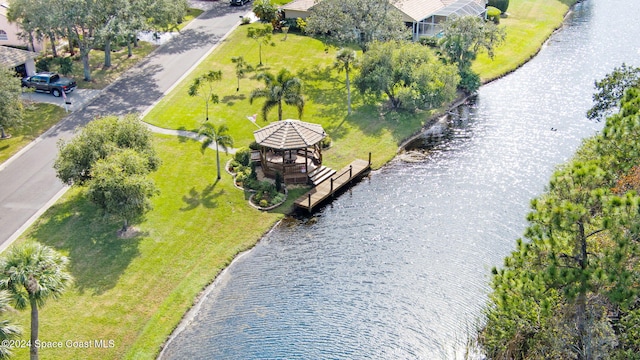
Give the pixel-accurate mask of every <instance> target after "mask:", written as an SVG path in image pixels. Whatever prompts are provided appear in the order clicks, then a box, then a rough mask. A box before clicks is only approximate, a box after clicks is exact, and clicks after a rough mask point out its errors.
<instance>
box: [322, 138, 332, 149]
mask: <svg viewBox="0 0 640 360" xmlns="http://www.w3.org/2000/svg"><path fill="white" fill-rule="evenodd" d="M320 146H321V147H322V148H323V149H327V148H328V147H329V146H331V137H330V136H329V135H327V136H325V138H324V139H322V141H321V142H320Z"/></svg>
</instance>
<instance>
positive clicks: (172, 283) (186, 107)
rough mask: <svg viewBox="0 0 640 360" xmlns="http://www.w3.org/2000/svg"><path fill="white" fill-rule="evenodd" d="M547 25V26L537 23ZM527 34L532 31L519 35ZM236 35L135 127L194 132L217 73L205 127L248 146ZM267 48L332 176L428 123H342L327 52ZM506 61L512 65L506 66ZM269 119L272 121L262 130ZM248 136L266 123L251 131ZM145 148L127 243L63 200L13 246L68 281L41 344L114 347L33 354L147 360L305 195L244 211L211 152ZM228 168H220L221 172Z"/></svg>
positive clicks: (364, 111) (290, 112) (168, 141)
mask: <svg viewBox="0 0 640 360" xmlns="http://www.w3.org/2000/svg"><path fill="white" fill-rule="evenodd" d="M566 3H567V1H559V0H557V1H556V0H554V1H540V0H538V1H533V0H512V1H511V7H510V9H509V12H510V14H511V17H510V18H509V19H504V20H503V24H505V25H507V26H509V24H511V26H514V27H515V26H519V25H518V24H519V22H518V21H523V22H525V21H526V22H528V21H531V19H532V18H533V16H534V15H533V14H534V12H533V10H534V9H536V11H539V13H538V16H541V17H540V18H538V19H537V21H544V23H545V24H546V26H547V27H546V28H545V29H544V31H543V32H544V33H546V34H547V35H548V34H550V33H551V32H552V29H554V28H555V27H557V26H558V25H559V24H560V22H561V20H562V15H563V14H564V13H565V12H566V9H567V4H566ZM534 4H536V5H535V6H534ZM543 8H545V9H547V8H548V9H551V10H550V11H553V13H552V14H551V13H547V12H546V11H547V10H544V11H543V10H542V9H543ZM520 11H523V13H520ZM551 15H553V16H551ZM550 17H551V18H552V19H556V22H547V20H548V19H549V18H550ZM519 19H520V20H519ZM507 20H508V21H507ZM527 26H530V24H529V25H527V24H524V25H523V27H527ZM541 31H542V30H541ZM246 32H247V27H244V26H243V27H239V28H238V29H237V30H236V31H235V32H233V33H232V34H231V35H230V36H229V37H228V38H227V39H226V40H225V41H224V42H223V44H221V45H220V46H219V47H218V48H217V49H216V51H214V52H213V53H212V55H211V56H210V57H208V58H207V59H206V60H205V61H204V62H203V63H202V64H200V65H199V66H198V67H197V69H196V70H195V71H194V72H193V73H192V74H190V75H189V76H187V77H186V79H184V81H182V82H181V83H180V84H178V85H177V86H176V87H175V88H174V90H173V91H172V92H171V93H170V94H168V95H167V96H166V97H165V98H164V99H163V100H162V101H161V102H160V103H159V104H158V105H157V106H155V107H154V109H153V110H152V111H151V112H150V113H149V114H148V115H147V116H146V117H145V119H144V120H145V121H147V122H150V123H152V124H154V125H158V126H161V127H165V128H173V129H186V130H193V131H197V129H198V128H199V126H200V124H201V121H202V119H203V117H204V116H203V115H204V106H203V105H202V101H199V100H198V99H195V98H193V97H190V96H189V94H188V87H189V84H190V83H191V82H192V81H193V79H194V78H195V77H197V76H199V75H201V74H203V73H205V72H206V71H208V70H211V69H220V70H222V72H223V74H224V76H223V79H222V81H221V82H220V83H219V84H217V85H216V86H217V89H218V90H217V94H218V95H219V96H220V103H219V104H216V105H215V106H213V107H212V108H211V109H210V119H211V120H210V121H211V122H213V123H215V124H219V123H221V122H223V121H224V122H225V123H226V124H227V125H228V126H229V134H230V135H231V136H232V137H233V139H234V140H235V144H236V146H237V147H241V146H248V145H249V143H250V142H251V141H252V140H253V136H252V133H253V131H254V130H255V129H256V126H255V125H254V124H253V123H252V122H250V121H249V120H247V116H252V115H253V114H257V113H259V112H260V106H261V104H260V102H256V103H254V104H250V103H249V95H250V91H251V90H252V89H254V88H257V87H259V86H260V83H259V81H258V80H256V79H254V78H253V76H254V75H255V74H254V73H251V74H249V75H248V76H247V77H246V78H245V79H242V80H240V81H241V85H240V91H236V88H237V78H236V77H235V76H234V74H235V64H234V63H232V61H231V58H233V57H237V56H243V57H244V59H245V60H246V61H247V62H249V63H250V64H252V65H256V64H258V51H257V50H258V49H257V47H258V45H257V44H256V43H255V42H254V41H253V40H251V39H249V38H247V37H246ZM507 32H508V33H509V28H507ZM510 34H511V35H508V36H507V43H506V44H505V45H502V47H501V48H499V49H497V51H496V57H495V62H493V63H491V64H492V66H494V67H496V68H497V69H496V70H495V72H496V73H498V74H500V73H505V72H508V71H510V70H512V68H513V66H514V65H513V64H519V63H522V62H524V61H526V59H528V58H529V57H530V55H529V54H525V56H522V57H519V56H520V53H519V52H518V51H517V50H516V49H503V48H505V47H512V46H515V45H513V44H520V43H528V42H529V37H528V36H529V34H527V33H526V32H520V31H519V32H516V31H513V32H511V33H510ZM536 35H537V34H536ZM519 36H521V37H519ZM273 42H274V43H275V46H273V47H271V46H269V47H265V48H264V49H263V54H262V55H263V61H264V62H265V66H263V68H262V69H264V70H270V71H272V72H277V71H279V70H280V69H281V68H283V67H286V68H288V69H289V70H291V71H292V72H293V73H295V74H296V75H297V76H299V77H300V78H301V79H302V80H303V81H304V83H305V90H304V94H305V96H306V103H305V108H304V114H303V116H302V120H304V121H309V122H316V123H320V124H321V125H323V127H324V128H325V129H326V131H327V133H328V134H329V135H330V137H331V138H332V139H333V146H332V147H331V148H330V149H329V150H327V151H325V152H324V162H325V163H326V164H327V165H329V166H332V167H337V168H340V167H342V166H345V165H347V164H348V163H349V162H350V161H352V160H353V159H354V158H358V157H359V158H366V156H367V154H368V152H369V151H371V152H372V154H373V165H374V167H380V166H381V165H383V164H384V163H386V162H387V161H389V160H390V159H391V158H393V156H395V154H396V151H397V148H398V145H399V144H400V143H401V142H402V141H403V140H404V139H406V138H407V137H409V136H410V135H411V134H412V133H414V132H416V131H418V130H419V129H420V127H421V126H423V125H425V124H426V123H427V122H428V121H429V119H430V118H431V117H432V116H433V115H434V114H435V113H436V111H429V112H417V113H412V112H394V111H389V109H387V108H386V107H384V106H381V105H380V103H379V102H378V100H377V99H371V98H369V97H362V96H361V95H360V94H359V93H357V92H355V93H354V94H353V96H352V106H353V114H352V115H350V116H348V115H347V104H346V100H345V99H346V89H345V85H344V75H343V74H339V73H338V72H337V70H335V69H333V67H332V65H333V62H334V60H335V55H336V51H337V49H335V48H331V47H326V46H325V45H324V44H323V43H322V42H320V41H318V40H315V39H311V38H308V37H305V36H301V35H297V34H288V36H287V37H286V40H285V36H284V34H275V35H274V37H273ZM300 54H304V56H300ZM503 57H508V58H509V59H508V60H509V61H506V59H504V58H503ZM513 58H517V59H518V60H517V61H516V62H515V63H513V62H511V60H512V59H513ZM481 62H482V59H480V60H479V61H478V63H481ZM478 66H480V65H478ZM482 69H483V68H482V67H480V72H481V76H482V77H483V78H488V75H487V74H488V73H489V70H491V71H494V69H489V67H486V68H484V69H485V70H482ZM477 71H478V70H477ZM283 111H284V116H283V118H285V119H286V118H297V111H296V109H295V108H294V107H284V109H283ZM275 118H276V114H275V113H272V114H270V116H269V121H274V120H275ZM257 124H258V125H261V126H263V125H266V124H267V122H264V121H262V120H258V121H257ZM154 138H155V146H156V149H157V152H158V154H159V156H160V157H161V158H162V161H163V163H162V166H160V168H159V169H158V171H157V172H156V173H154V174H153V175H152V178H153V179H154V181H155V182H156V185H157V187H158V189H159V190H160V195H159V196H157V197H155V198H153V200H152V202H153V207H154V209H153V210H152V211H150V212H149V213H148V214H147V215H146V218H145V219H144V220H143V221H142V222H140V223H139V224H136V225H135V226H136V228H137V229H138V232H137V234H136V235H135V236H134V237H132V238H127V239H123V238H118V237H117V236H116V235H115V234H116V230H117V229H118V228H119V227H120V222H119V221H118V220H117V219H112V218H107V217H105V216H104V215H102V214H101V213H99V212H98V211H97V208H96V207H95V206H94V205H92V204H91V203H90V202H89V201H88V200H87V198H86V196H85V194H84V193H83V192H82V190H81V189H71V190H70V191H69V192H67V194H65V196H64V197H63V198H62V199H61V200H60V201H59V202H58V203H57V204H56V205H54V206H53V207H52V208H50V209H49V210H48V211H47V212H46V213H45V214H44V215H43V216H42V217H41V218H40V219H38V221H37V222H36V223H35V224H34V226H32V227H31V228H30V229H29V230H28V231H27V232H26V233H25V234H24V235H23V237H22V238H21V239H20V240H19V242H23V241H25V240H36V241H39V242H41V243H43V244H45V245H49V246H51V247H53V248H55V249H57V250H58V251H60V252H62V253H64V254H65V255H66V256H68V257H69V259H70V271H71V273H72V275H73V276H74V278H75V279H76V282H75V285H74V287H73V288H71V289H70V290H69V291H68V292H67V293H66V294H65V295H64V296H63V297H62V298H61V299H60V300H58V301H56V302H55V303H51V304H49V305H48V306H47V307H46V308H44V309H42V312H41V314H40V316H41V320H42V323H41V339H42V340H52V341H53V340H55V341H58V340H60V341H65V340H73V341H75V340H77V341H86V340H94V339H96V340H99V339H104V340H113V341H114V343H113V344H114V346H113V347H107V348H96V347H92V348H72V347H64V348H62V349H43V350H42V351H41V353H42V356H43V358H58V359H67V358H101V359H122V358H127V359H149V358H153V357H154V356H155V355H157V353H158V352H159V351H160V347H161V345H162V344H163V342H164V341H165V340H166V339H167V336H168V335H169V334H170V333H171V332H172V331H173V329H174V328H175V327H176V326H177V325H178V323H179V321H180V319H181V318H182V316H183V314H184V313H185V312H186V311H187V310H188V309H189V308H190V307H191V306H192V305H193V303H194V301H195V299H196V298H197V296H198V293H199V292H200V291H201V290H202V289H203V288H204V287H205V286H206V285H207V284H209V283H211V282H212V281H213V279H214V278H215V277H216V275H217V274H218V273H219V272H220V271H221V270H222V269H223V268H224V267H226V266H227V265H228V264H229V263H230V261H231V260H232V259H233V258H234V257H235V256H236V255H237V254H238V253H239V252H241V251H243V250H246V249H248V248H250V247H252V246H253V245H255V243H256V241H257V240H258V239H259V238H260V237H261V236H262V235H263V234H264V233H265V232H266V231H268V229H270V228H271V227H272V226H273V224H275V223H276V222H277V221H278V220H280V219H282V218H283V216H284V215H283V214H285V213H286V212H288V211H289V210H290V209H291V206H292V205H291V204H292V201H293V200H294V199H295V198H297V197H298V196H300V195H301V194H302V193H303V192H304V188H300V189H289V196H288V199H287V201H286V202H285V204H284V205H283V206H281V207H279V208H277V209H274V210H272V211H269V212H261V211H258V210H256V209H254V208H253V207H251V206H248V204H247V201H248V195H247V194H246V193H245V192H243V191H241V190H238V189H237V188H236V187H235V186H234V185H233V180H232V178H231V176H229V175H228V174H223V176H222V179H221V180H220V181H218V182H215V179H214V178H213V177H212V175H211V174H212V173H213V171H214V169H215V166H216V163H215V157H214V156H212V153H211V152H209V153H208V154H205V155H202V154H201V153H200V151H199V149H200V144H199V143H197V142H195V141H193V140H190V139H186V138H180V137H171V136H164V135H155V136H154ZM227 159H228V156H223V159H222V161H223V163H224V162H226V160H227ZM12 317H13V318H14V319H15V320H17V321H18V322H20V323H21V324H22V325H23V327H24V325H25V324H27V321H28V316H27V315H25V314H14V315H12ZM27 352H28V350H26V351H25V349H17V350H16V356H17V357H25V356H26V353H27Z"/></svg>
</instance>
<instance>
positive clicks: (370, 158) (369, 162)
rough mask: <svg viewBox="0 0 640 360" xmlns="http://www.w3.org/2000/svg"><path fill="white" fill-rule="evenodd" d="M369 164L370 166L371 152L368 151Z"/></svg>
mask: <svg viewBox="0 0 640 360" xmlns="http://www.w3.org/2000/svg"><path fill="white" fill-rule="evenodd" d="M369 166H371V152H369Z"/></svg>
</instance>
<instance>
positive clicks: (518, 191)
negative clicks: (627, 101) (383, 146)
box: [163, 0, 640, 359]
mask: <svg viewBox="0 0 640 360" xmlns="http://www.w3.org/2000/svg"><path fill="white" fill-rule="evenodd" d="M639 18H640V2H638V1H623V0H608V1H606V0H587V1H585V2H583V3H581V4H579V5H578V6H577V7H576V8H575V12H574V14H573V15H572V16H571V17H570V18H569V19H568V20H567V23H566V26H565V27H564V28H563V29H562V30H561V31H560V32H558V33H557V34H555V35H554V36H553V37H552V39H551V40H550V41H549V42H548V44H547V45H545V47H544V48H543V49H542V51H541V52H540V54H539V55H538V56H537V57H536V58H535V59H534V60H533V61H531V62H530V63H528V64H527V65H525V66H524V67H523V68H521V69H520V70H518V71H516V72H515V73H513V74H511V75H509V76H507V77H505V78H503V79H501V80H499V81H496V82H494V83H491V84H489V85H486V86H483V87H482V89H481V90H480V92H479V94H478V97H477V99H476V100H475V101H474V102H473V103H472V104H471V105H470V106H469V107H466V108H463V109H459V111H458V113H459V115H460V116H456V117H455V118H454V119H452V120H451V121H449V123H447V124H445V126H443V127H442V129H441V130H442V135H443V137H442V140H441V141H440V142H438V143H437V144H436V145H435V147H434V148H433V149H431V150H430V151H429V152H428V154H427V155H426V156H421V157H420V158H419V160H418V161H414V162H406V161H402V160H401V159H396V160H394V161H393V162H392V163H391V164H389V165H388V166H385V167H384V168H383V169H382V170H380V171H376V172H373V173H372V174H371V176H370V177H369V178H368V179H365V180H363V181H362V182H361V183H360V184H358V185H357V186H355V187H354V188H352V189H351V190H350V191H349V192H347V193H345V194H343V195H342V196H341V197H340V198H338V199H337V200H336V201H334V202H333V203H332V204H331V205H329V206H327V207H325V208H324V209H323V210H322V211H320V212H319V214H318V215H317V217H316V218H315V219H313V221H296V220H291V221H285V222H284V223H283V224H282V225H281V226H279V227H278V228H276V229H275V230H274V231H273V232H271V233H270V234H269V235H267V236H266V237H265V238H264V239H263V240H262V241H261V242H260V243H259V244H258V245H257V246H256V247H255V249H253V250H252V251H251V252H249V253H248V254H246V255H244V256H242V257H241V258H240V259H238V260H237V261H236V262H234V263H233V265H232V266H231V267H230V268H229V269H228V270H227V271H226V272H225V273H224V274H223V275H221V276H220V277H219V279H218V280H217V281H216V284H215V286H214V287H213V288H212V289H211V292H210V293H208V295H207V296H206V298H205V300H204V301H203V302H202V303H201V304H200V307H199V310H198V311H197V312H196V313H195V315H194V316H193V318H192V320H191V322H190V323H189V324H187V326H186V327H185V328H184V329H183V330H182V331H181V332H179V334H178V335H177V336H176V337H175V338H174V339H173V340H172V341H171V342H170V343H169V345H168V347H167V349H166V351H165V352H164V354H163V358H164V359H275V358H287V359H414V358H420V359H453V358H456V357H457V358H462V357H461V355H460V352H461V351H462V350H463V349H464V342H465V338H466V334H467V333H468V332H469V329H471V328H473V325H474V324H476V323H477V322H478V319H480V318H481V309H482V306H483V304H484V303H485V301H486V297H487V293H488V291H489V287H488V280H489V273H490V269H491V267H493V266H499V265H500V264H501V263H502V259H503V258H504V256H506V255H508V254H509V252H510V251H511V250H512V249H513V248H514V244H515V239H516V238H518V237H519V236H520V235H521V234H522V232H523V230H524V227H525V226H526V223H525V221H524V218H525V216H526V214H527V212H528V204H529V200H530V199H531V198H533V197H535V196H536V195H538V194H540V193H541V192H542V191H544V186H545V185H546V184H547V182H548V180H549V176H550V175H551V173H552V171H553V169H554V167H555V166H556V165H557V164H559V163H562V162H564V161H566V160H567V159H568V158H569V157H570V156H571V155H572V154H573V152H574V151H575V149H576V148H577V147H578V146H579V144H580V142H581V140H582V139H583V138H585V137H588V136H591V135H593V134H594V133H596V132H597V131H598V130H599V129H600V128H601V126H602V124H597V123H592V122H589V121H588V120H586V118H585V117H584V114H585V111H586V110H587V109H588V108H589V107H590V105H591V94H592V92H593V81H594V80H595V79H598V78H601V77H602V76H603V75H604V74H606V73H607V72H609V71H611V70H612V68H613V67H614V66H619V65H620V64H621V63H622V62H626V63H627V64H630V65H634V66H639V65H640V37H639V36H637V34H640V21H638V19H639ZM551 128H555V129H557V131H552V130H551ZM371 150H372V151H375V149H371ZM316 220H317V221H316Z"/></svg>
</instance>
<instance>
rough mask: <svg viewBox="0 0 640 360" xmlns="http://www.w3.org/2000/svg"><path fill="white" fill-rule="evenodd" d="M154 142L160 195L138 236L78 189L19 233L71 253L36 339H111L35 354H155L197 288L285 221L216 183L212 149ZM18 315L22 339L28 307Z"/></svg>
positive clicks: (225, 182) (226, 180)
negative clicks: (120, 232)
mask: <svg viewBox="0 0 640 360" xmlns="http://www.w3.org/2000/svg"><path fill="white" fill-rule="evenodd" d="M156 146H157V149H158V150H159V153H160V154H161V157H162V158H163V164H162V166H161V167H160V170H159V171H158V172H157V173H156V174H154V180H155V181H156V184H157V185H158V187H159V188H160V191H161V193H160V195H159V196H158V197H156V198H155V199H154V201H153V203H154V210H153V211H152V212H150V213H149V214H148V216H147V218H146V219H145V221H144V222H142V223H141V224H140V225H138V227H139V230H140V235H139V236H137V237H134V238H131V239H119V238H118V237H117V236H116V230H117V229H118V228H119V227H120V226H121V222H120V221H118V220H111V219H105V218H104V217H103V216H102V215H101V214H99V213H98V212H97V211H96V209H95V207H94V206H93V205H92V204H91V203H89V202H87V201H86V199H85V198H84V196H83V194H82V193H81V192H80V191H78V190H77V189H72V190H71V191H69V192H68V193H67V194H66V195H65V196H64V197H63V199H61V201H59V202H58V203H57V204H56V205H54V206H53V207H52V208H51V209H50V210H49V211H47V213H46V215H45V216H43V217H42V218H41V219H40V220H39V221H38V223H37V224H36V225H35V226H34V227H32V228H31V230H30V231H29V232H28V233H27V234H26V236H25V237H26V238H27V239H33V240H37V241H40V242H41V243H43V244H46V245H48V246H52V247H54V248H55V249H57V250H59V251H61V252H62V253H64V254H66V255H67V256H69V257H70V259H71V268H70V270H71V272H72V274H73V276H74V277H75V286H74V288H73V290H71V291H69V292H68V293H67V294H65V296H63V297H62V298H61V299H59V300H58V301H51V302H49V303H48V304H47V305H46V306H45V307H44V308H43V309H42V311H41V317H40V319H41V332H40V334H41V339H42V340H45V341H46V340H51V341H58V340H59V341H65V340H83V339H84V340H90V339H109V340H114V341H115V347H113V348H109V349H97V348H91V349H68V348H65V349H60V350H58V349H55V350H41V352H42V353H41V357H42V358H44V359H51V358H55V359H122V358H140V359H150V358H153V357H154V355H155V354H156V352H157V351H158V346H159V345H160V344H161V343H162V342H163V341H164V340H165V338H166V337H167V335H168V334H169V333H170V332H171V331H172V330H173V328H174V327H175V326H176V324H177V323H178V322H179V320H180V318H181V317H182V315H183V314H184V313H185V312H186V310H188V309H189V307H190V306H191V305H192V303H193V301H194V298H195V297H196V295H197V294H198V293H199V292H200V291H201V290H202V288H203V287H204V286H206V285H207V284H208V283H210V282H211V280H212V279H213V278H214V277H215V275H216V274H217V273H218V272H219V271H220V270H221V269H222V268H224V267H225V266H227V265H228V264H229V262H230V261H231V260H232V259H233V257H234V256H235V255H236V254H237V253H238V252H240V251H242V250H245V249H247V248H249V247H251V246H253V244H255V242H256V239H258V238H260V236H261V235H262V234H263V233H265V232H266V231H267V230H269V228H271V226H272V225H273V223H274V222H275V221H277V220H278V219H281V218H282V217H283V215H282V213H281V212H279V211H277V210H274V211H272V212H260V211H258V210H255V209H254V208H253V207H251V206H249V205H248V203H247V200H246V198H245V194H244V192H243V191H241V190H238V189H236V188H235V187H234V186H233V184H232V179H231V177H230V176H229V175H228V174H226V173H225V174H223V178H222V180H221V181H220V182H218V183H215V171H216V170H215V153H214V152H213V151H211V152H208V153H206V154H205V155H202V154H201V153H200V151H199V144H198V143H195V142H194V141H192V140H187V139H184V138H176V137H170V136H158V137H156ZM223 159H224V160H225V161H226V159H225V157H224V156H223ZM185 179H188V180H187V181H185ZM178 224H179V225H178ZM19 318H20V320H21V323H22V326H23V328H24V329H25V330H26V331H25V336H27V337H28V329H29V326H28V318H29V316H28V311H26V312H21V313H19ZM26 356H28V355H27V351H23V352H18V353H17V354H16V358H24V357H26Z"/></svg>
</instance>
